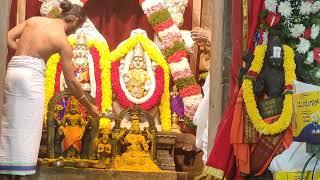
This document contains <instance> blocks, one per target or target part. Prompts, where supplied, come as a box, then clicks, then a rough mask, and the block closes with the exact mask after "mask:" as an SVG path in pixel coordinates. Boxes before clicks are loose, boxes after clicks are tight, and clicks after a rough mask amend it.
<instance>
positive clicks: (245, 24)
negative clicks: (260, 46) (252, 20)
mask: <svg viewBox="0 0 320 180" xmlns="http://www.w3.org/2000/svg"><path fill="white" fill-rule="evenodd" d="M242 42H243V44H242V45H243V49H244V50H245V49H246V48H247V42H248V0H242Z"/></svg>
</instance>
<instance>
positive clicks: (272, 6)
mask: <svg viewBox="0 0 320 180" xmlns="http://www.w3.org/2000/svg"><path fill="white" fill-rule="evenodd" d="M264 6H265V7H266V9H267V10H268V11H271V12H276V11H277V1H276V0H266V1H265V2H264Z"/></svg>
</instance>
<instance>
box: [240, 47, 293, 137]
mask: <svg viewBox="0 0 320 180" xmlns="http://www.w3.org/2000/svg"><path fill="white" fill-rule="evenodd" d="M266 49H267V46H266V45H259V46H257V47H256V49H255V52H254V55H255V57H254V60H253V62H252V65H251V67H250V71H253V72H255V73H257V74H259V73H260V71H261V69H262V66H263V60H264V56H265V53H266ZM283 50H284V57H283V58H284V64H283V66H284V70H285V86H286V87H290V85H291V83H292V81H293V80H295V79H296V75H295V68H296V65H295V63H294V51H293V49H292V48H290V47H289V46H287V45H284V46H283ZM242 89H243V99H244V102H245V106H246V110H247V112H248V115H249V117H250V120H251V122H252V124H253V125H254V127H255V129H256V130H257V131H259V132H260V133H261V134H264V135H275V134H278V133H281V132H283V131H284V130H286V129H287V128H288V127H289V125H290V123H291V119H292V94H290V93H288V94H286V95H285V99H284V102H283V109H282V113H281V115H280V117H279V119H278V120H277V121H276V122H274V123H271V124H268V123H266V122H265V121H264V120H263V119H262V117H261V115H260V113H259V110H258V109H257V103H256V100H255V96H254V92H253V80H252V79H251V78H245V79H244V81H243V83H242Z"/></svg>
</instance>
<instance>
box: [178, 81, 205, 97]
mask: <svg viewBox="0 0 320 180" xmlns="http://www.w3.org/2000/svg"><path fill="white" fill-rule="evenodd" d="M198 86H199V85H198V84H194V85H191V86H187V87H185V88H183V89H181V90H180V91H179V94H180V96H181V97H188V96H194V95H197V94H200V93H201V88H199V87H198Z"/></svg>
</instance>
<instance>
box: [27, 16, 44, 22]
mask: <svg viewBox="0 0 320 180" xmlns="http://www.w3.org/2000/svg"><path fill="white" fill-rule="evenodd" d="M48 19H49V18H46V17H41V16H34V17H31V18H29V19H27V20H26V21H27V23H29V24H30V23H32V24H41V23H43V22H45V21H47V20H48Z"/></svg>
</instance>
